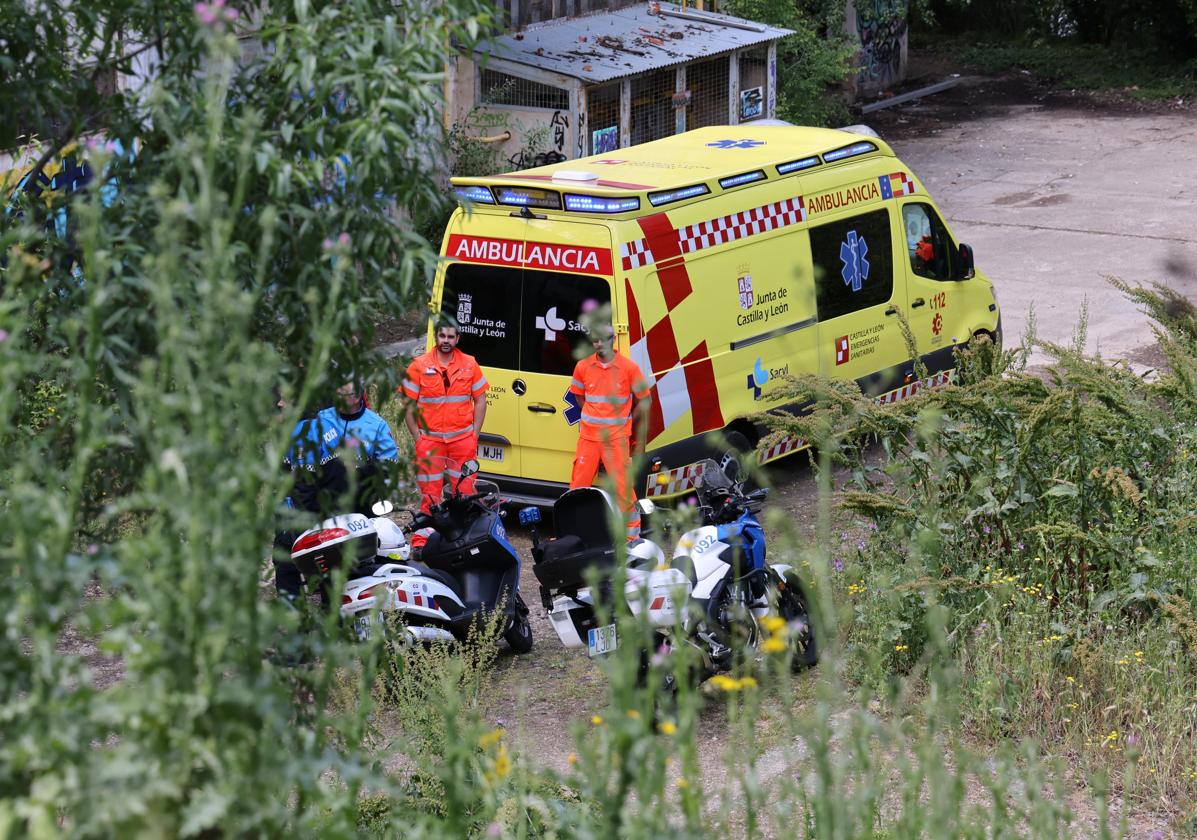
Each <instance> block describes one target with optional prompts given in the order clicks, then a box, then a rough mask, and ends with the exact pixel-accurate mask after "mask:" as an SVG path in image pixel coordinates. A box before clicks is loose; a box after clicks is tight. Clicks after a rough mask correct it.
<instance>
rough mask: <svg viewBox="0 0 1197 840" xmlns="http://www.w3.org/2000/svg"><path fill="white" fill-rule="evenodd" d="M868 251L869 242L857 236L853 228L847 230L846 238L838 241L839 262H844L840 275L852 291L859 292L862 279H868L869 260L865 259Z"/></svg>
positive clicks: (862, 282)
mask: <svg viewBox="0 0 1197 840" xmlns="http://www.w3.org/2000/svg"><path fill="white" fill-rule="evenodd" d="M868 253H869V244H868V243H867V242H865V238H864V237H863V236H860V237H858V236H857V235H856V231H854V230H850V231H848V237H847V240H846V241H844V242H841V243H840V262H842V263H843V264H844V267H843V268H842V269H841V270H840V276H842V277H843V278H844V285H845V286H850V287H851V288H852V291H853V292H859V291H860V287H861V286H862V285H863V284H864V281H865V280H868V279H869V261H868V260H867V259H865V255H866V254H868Z"/></svg>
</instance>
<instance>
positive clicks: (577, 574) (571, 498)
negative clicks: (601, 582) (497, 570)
mask: <svg viewBox="0 0 1197 840" xmlns="http://www.w3.org/2000/svg"><path fill="white" fill-rule="evenodd" d="M613 509H614V508H613V505H611V500H610V497H608V495H607V494H606V493H604V492H603V491H602V490H598V489H596V488H593V487H582V488H578V489H576V490H570V491H569V492H567V493H565V494H564V495H562V496H561V498H559V499H558V500H557V502H556V503H555V504H554V505H553V521H554V525H555V528H556V531H557V533H558V534H561V536H560V537H558V538H557V539H555V540H549V541H548V542H546V543H544V544H543V545H542V546H541V547H540V550H539V551H538V552H536V556H535V558H534V559H535V560H536V565H535V566H534V567H533V569H532V571H533V573H535V575H536V579H537V580H538V581H540V585H541V586H544V587H546V588H547V589H549V590H561V589H574V588H577V587H579V586H585V585H586V570H587V569H591V568H593V569H597V570H598V571H599V573H600V575H601V574H602V573H604V572H606V571H608V570H610V569H611V568H613V567H614V566H615V542H614V540H612V539H611V529H610V519H611V516H612V513H613Z"/></svg>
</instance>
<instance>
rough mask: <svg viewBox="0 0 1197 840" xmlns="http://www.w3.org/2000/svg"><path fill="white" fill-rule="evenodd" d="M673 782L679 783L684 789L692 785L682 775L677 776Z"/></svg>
mask: <svg viewBox="0 0 1197 840" xmlns="http://www.w3.org/2000/svg"><path fill="white" fill-rule="evenodd" d="M673 783H674V784H675V785H677V786H678V787H679V788H681V789H682V790H685V789H686V788H688V787H690V783H689V782H687V781H686V780H685V779H684V778H682V777H681V776H679V777H677V778H676V779H674V780H673Z"/></svg>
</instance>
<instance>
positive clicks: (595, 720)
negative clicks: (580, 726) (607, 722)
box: [590, 715, 603, 726]
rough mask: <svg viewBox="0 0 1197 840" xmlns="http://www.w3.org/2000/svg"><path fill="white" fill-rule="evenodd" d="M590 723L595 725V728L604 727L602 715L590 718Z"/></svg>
mask: <svg viewBox="0 0 1197 840" xmlns="http://www.w3.org/2000/svg"><path fill="white" fill-rule="evenodd" d="M590 722H591V723H593V724H594V725H595V726H602V725H603V716H602V715H592V716H591V718H590Z"/></svg>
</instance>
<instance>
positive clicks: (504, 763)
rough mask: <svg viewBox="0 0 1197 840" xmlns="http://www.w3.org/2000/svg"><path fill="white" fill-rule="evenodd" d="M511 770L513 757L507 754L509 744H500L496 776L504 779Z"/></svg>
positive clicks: (496, 761)
mask: <svg viewBox="0 0 1197 840" xmlns="http://www.w3.org/2000/svg"><path fill="white" fill-rule="evenodd" d="M510 772H511V757H510V756H509V755H507V745H506V744H499V751H498V752H497V753H495V778H496V779H504V778H506V777H507V774H508V773H510Z"/></svg>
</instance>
